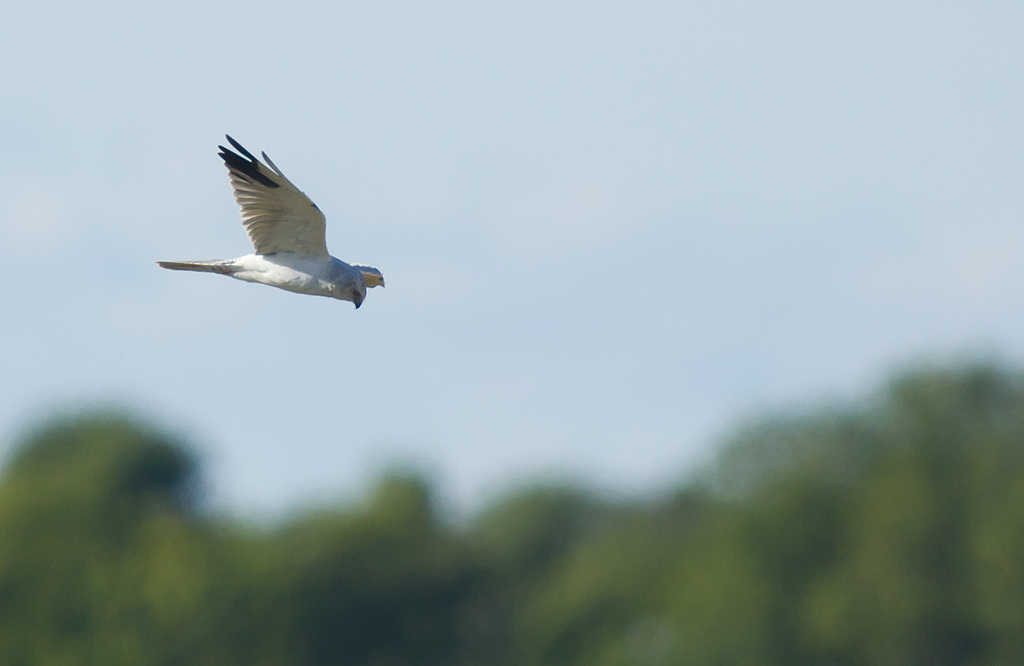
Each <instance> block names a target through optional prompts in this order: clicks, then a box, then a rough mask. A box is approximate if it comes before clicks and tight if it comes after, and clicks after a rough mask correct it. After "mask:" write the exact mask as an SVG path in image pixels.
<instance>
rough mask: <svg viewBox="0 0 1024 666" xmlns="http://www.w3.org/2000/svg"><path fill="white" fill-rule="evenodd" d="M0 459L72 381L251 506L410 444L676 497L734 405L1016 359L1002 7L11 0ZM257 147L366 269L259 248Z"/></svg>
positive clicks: (340, 490) (510, 472) (1012, 73)
mask: <svg viewBox="0 0 1024 666" xmlns="http://www.w3.org/2000/svg"><path fill="white" fill-rule="evenodd" d="M3 13H4V20H3V21H2V22H0V99H2V103H0V126H2V127H3V128H4V129H3V131H0V157H2V160H0V262H2V264H0V265H2V279H0V349H2V350H3V351H2V353H0V454H2V453H3V452H5V451H9V450H10V449H11V447H12V446H13V445H14V443H15V442H16V441H17V440H18V439H19V437H21V436H22V435H23V434H24V433H25V432H26V431H27V430H28V429H30V428H31V427H32V426H33V425H34V424H36V423H38V422H39V421H40V419H47V418H53V417H56V416H61V415H66V414H75V413H79V412H81V411H83V410H87V409H92V408H96V407H103V408H109V409H120V410H124V411H125V412H127V413H131V414H135V415H138V416H140V417H141V418H144V419H147V420H150V421H151V422H153V423H155V424H156V425H157V426H158V427H160V428H163V429H165V430H167V431H168V432H171V433H174V434H176V435H177V436H180V437H182V438H183V439H185V440H187V441H188V442H190V443H191V444H192V445H193V446H195V447H196V449H197V450H198V451H199V452H200V453H201V455H202V456H203V459H204V461H205V463H206V469H207V471H208V474H209V479H208V483H209V486H210V488H211V496H212V498H213V501H214V502H215V503H216V504H218V505H220V506H224V507H228V508H231V509H233V510H238V511H242V512H247V513H248V514H251V515H274V514H279V513H280V512H282V511H289V510H292V509H293V508H294V507H297V506H305V505H308V503H310V502H318V501H326V500H325V498H338V497H346V496H353V495H355V494H358V493H360V492H362V491H363V490H364V489H365V488H366V487H368V484H371V483H372V482H373V479H374V478H375V477H376V476H377V475H378V474H379V473H380V471H381V470H382V469H386V468H389V467H400V468H412V469H416V470H420V471H422V472H423V473H425V474H427V475H429V476H430V477H431V478H433V479H435V480H436V482H437V483H438V485H439V487H440V488H441V489H442V492H443V493H444V496H445V497H446V498H447V499H448V500H450V501H451V502H452V503H453V504H454V505H456V506H474V505H477V504H479V503H480V502H484V501H487V500H488V499H490V498H494V497H497V496H500V495H501V494H503V493H505V492H508V489H509V488H512V487H515V486H516V485H517V484H523V483H528V482H531V481H535V480H545V481H546V480H568V481H570V482H578V483H586V484H592V485H593V486H595V487H598V488H602V489H604V490H606V491H608V492H612V493H634V492H649V491H651V490H652V489H659V488H660V489H663V488H667V487H671V485H672V484H674V483H677V482H678V481H679V480H680V479H683V478H685V477H686V475H687V474H690V473H692V472H693V470H694V469H698V468H699V467H700V466H701V465H703V464H706V462H707V461H708V460H709V459H710V458H711V457H712V456H713V455H714V452H715V451H716V450H717V448H718V447H719V446H720V445H721V442H722V441H723V437H724V436H725V434H726V433H728V432H730V431H731V429H732V428H733V427H735V424H736V423H738V422H742V421H743V420H744V419H749V418H752V417H755V416H756V415H758V414H763V413H767V412H771V411H777V410H783V411H785V410H790V409H795V408H797V407H798V406H801V405H808V404H817V403H820V402H822V401H832V400H842V399H849V398H850V397H851V396H852V397H855V396H858V395H863V394H864V392H866V391H869V390H871V389H872V388H873V387H875V386H877V385H878V383H879V382H881V381H882V380H883V379H884V378H885V377H886V376H888V375H889V374H890V373H892V372H894V371H898V370H899V369H900V368H903V367H905V366H907V364H920V363H934V362H947V361H949V360H950V359H959V358H971V357H979V356H980V357H992V358H999V359H1001V360H1003V361H1007V362H1009V363H1019V362H1020V361H1021V359H1022V358H1024V263H1022V262H1021V261H1020V256H1021V249H1022V248H1024V187H1022V185H1024V129H1022V128H1024V86H1022V82H1024V41H1022V40H1021V39H1020V34H1021V30H1022V28H1024V5H1021V4H1020V3H1011V2H987V3H934V2H927V3H926V2H906V1H899V0H897V1H892V0H889V1H885V2H873V1H864V2H859V3H820V2H777V3H776V2H773V3H767V2H763V3H762V2H719V3H689V2H679V1H677V2H643V3H615V2H602V1H600V0H594V1H591V2H559V1H557V0H556V1H551V0H545V1H543V2H539V1H538V2H534V1H531V0H525V1H521V2H515V3H478V2H394V1H388V0H384V1H381V2H374V3H355V2H330V3H328V2H304V1H298V2H293V3H288V4H287V5H282V4H281V3H266V2H254V1H248V2H208V1H206V0H203V1H202V2H199V1H194V0H182V1H179V2H174V3H137V2H132V3H129V2H97V3H88V4H82V3H71V2H45V1H44V2H36V3H27V2H8V3H6V4H5V5H4V9H3ZM225 133H229V134H231V135H232V136H233V137H234V138H235V139H237V140H239V141H240V142H241V143H242V144H243V145H245V146H246V147H247V148H249V149H250V150H251V151H253V152H258V151H266V152H267V153H268V154H269V155H270V156H271V157H272V158H273V159H274V161H275V163H276V164H277V165H278V166H279V167H280V168H281V169H282V170H283V171H284V173H286V174H287V175H288V176H289V178H290V179H291V180H292V181H293V182H294V183H295V184H296V185H297V186H298V187H300V188H301V189H303V190H304V191H305V192H306V193H307V194H308V195H309V196H310V197H311V198H312V199H313V201H315V202H316V203H317V205H318V206H319V207H320V208H321V209H322V210H323V211H324V212H325V213H326V215H327V219H328V226H327V244H328V248H329V249H330V250H331V253H332V254H333V255H335V256H337V257H339V258H341V259H343V260H345V261H349V262H353V263H363V264H369V265H373V266H376V267H378V268H380V269H381V270H382V271H383V273H384V275H385V276H386V279H387V287H386V288H385V289H374V290H372V291H371V292H370V293H369V294H368V296H367V299H366V302H365V303H364V304H363V306H362V308H360V309H359V310H358V311H356V310H354V309H353V308H352V304H351V303H346V302H342V301H335V300H331V299H325V298H315V297H309V296H300V295H296V294H291V293H287V292H284V291H280V290H275V289H271V288H267V287H264V286H260V285H252V284H245V283H241V282H238V281H235V280H229V279H226V278H223V277H221V276H216V275H208V274H198V273H197V274H191V273H177V272H170V271H163V270H160V269H159V268H158V267H156V265H155V264H154V263H153V262H154V261H156V260H195V259H216V258H231V257H236V256H240V255H243V254H247V253H249V252H250V251H251V248H250V246H249V244H248V241H247V239H246V237H245V234H244V232H243V230H242V227H241V224H240V221H239V218H238V212H237V208H236V206H235V204H234V201H233V198H232V196H231V191H230V188H229V185H228V179H227V173H226V171H225V169H224V167H223V165H222V163H221V161H220V159H219V158H218V157H217V154H216V153H217V145H218V144H220V143H224V139H223V135H224V134H225Z"/></svg>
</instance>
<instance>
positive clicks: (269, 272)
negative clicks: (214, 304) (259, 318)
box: [233, 255, 331, 296]
mask: <svg viewBox="0 0 1024 666" xmlns="http://www.w3.org/2000/svg"><path fill="white" fill-rule="evenodd" d="M237 261H238V265H239V266H240V268H241V270H239V271H238V272H236V273H235V274H234V276H233V277H236V278H238V279H239V280H245V281H246V282H259V283H260V284H266V285H270V286H272V287H278V288H279V289H286V290H288V291H293V292H296V293H299V294H312V295H315V296H330V295H331V293H330V284H329V283H328V282H327V281H325V280H324V279H322V277H321V275H319V273H321V272H322V270H321V268H322V267H321V266H320V265H319V264H318V262H312V261H309V260H302V259H296V258H295V257H291V256H283V257H278V256H274V255H271V256H270V257H264V256H261V255H248V256H246V257H241V258H239V259H238V260H237Z"/></svg>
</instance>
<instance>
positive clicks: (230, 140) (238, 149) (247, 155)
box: [224, 134, 257, 162]
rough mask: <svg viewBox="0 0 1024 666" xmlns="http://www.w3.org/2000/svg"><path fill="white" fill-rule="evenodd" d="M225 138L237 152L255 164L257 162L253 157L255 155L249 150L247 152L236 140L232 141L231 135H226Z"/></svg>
mask: <svg viewBox="0 0 1024 666" xmlns="http://www.w3.org/2000/svg"><path fill="white" fill-rule="evenodd" d="M224 137H225V138H226V139H227V140H228V142H229V143H230V144H231V145H232V146H234V148H235V150H237V151H238V152H240V153H242V154H243V155H245V156H246V157H248V158H249V159H250V160H252V161H253V162H255V161H257V160H256V158H255V157H253V154H252V153H250V152H249V151H248V150H246V149H245V147H244V146H243V145H242V144H240V143H238V142H237V141H235V140H234V139H232V138H231V135H230V134H225V135H224Z"/></svg>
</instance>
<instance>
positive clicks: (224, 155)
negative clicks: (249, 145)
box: [217, 134, 281, 187]
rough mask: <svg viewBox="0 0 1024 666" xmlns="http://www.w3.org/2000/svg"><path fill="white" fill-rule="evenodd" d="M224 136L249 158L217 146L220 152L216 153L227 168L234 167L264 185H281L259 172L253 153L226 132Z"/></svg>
mask: <svg viewBox="0 0 1024 666" xmlns="http://www.w3.org/2000/svg"><path fill="white" fill-rule="evenodd" d="M224 136H226V137H227V139H228V142H229V143H231V145H232V146H234V148H235V150H237V151H238V152H240V153H242V155H245V156H246V157H248V158H249V161H246V160H245V159H243V158H242V155H238V154H237V153H233V152H231V150H229V149H228V148H225V147H224V146H217V147H218V148H220V153H218V155H220V157H221V159H223V160H224V164H225V165H227V167H228V169H234V170H235V171H238V172H239V173H241V174H243V175H245V176H247V177H248V178H251V179H252V180H254V181H256V182H257V183H259V184H261V185H265V186H267V187H281V186H280V185H278V184H277V183H275V182H274V181H273V180H271V179H270V178H267V177H266V176H265V175H263V174H262V173H260V162H259V160H257V159H256V158H255V157H253V154H252V153H250V152H249V151H248V150H246V149H245V148H244V147H243V146H242V144H240V143H238V142H237V141H235V140H234V139H232V138H231V136H230V135H228V134H225V135H224Z"/></svg>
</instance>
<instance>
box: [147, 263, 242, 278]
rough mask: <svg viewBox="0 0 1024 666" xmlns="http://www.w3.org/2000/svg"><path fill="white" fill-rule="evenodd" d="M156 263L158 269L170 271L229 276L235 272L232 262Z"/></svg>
mask: <svg viewBox="0 0 1024 666" xmlns="http://www.w3.org/2000/svg"><path fill="white" fill-rule="evenodd" d="M156 263H157V265H158V266H160V268H169V269H170V270H172V271H205V272H207V273H220V274H221V275H231V274H232V273H234V272H235V271H236V270H237V269H236V268H235V266H234V262H232V261H158V262H156Z"/></svg>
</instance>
